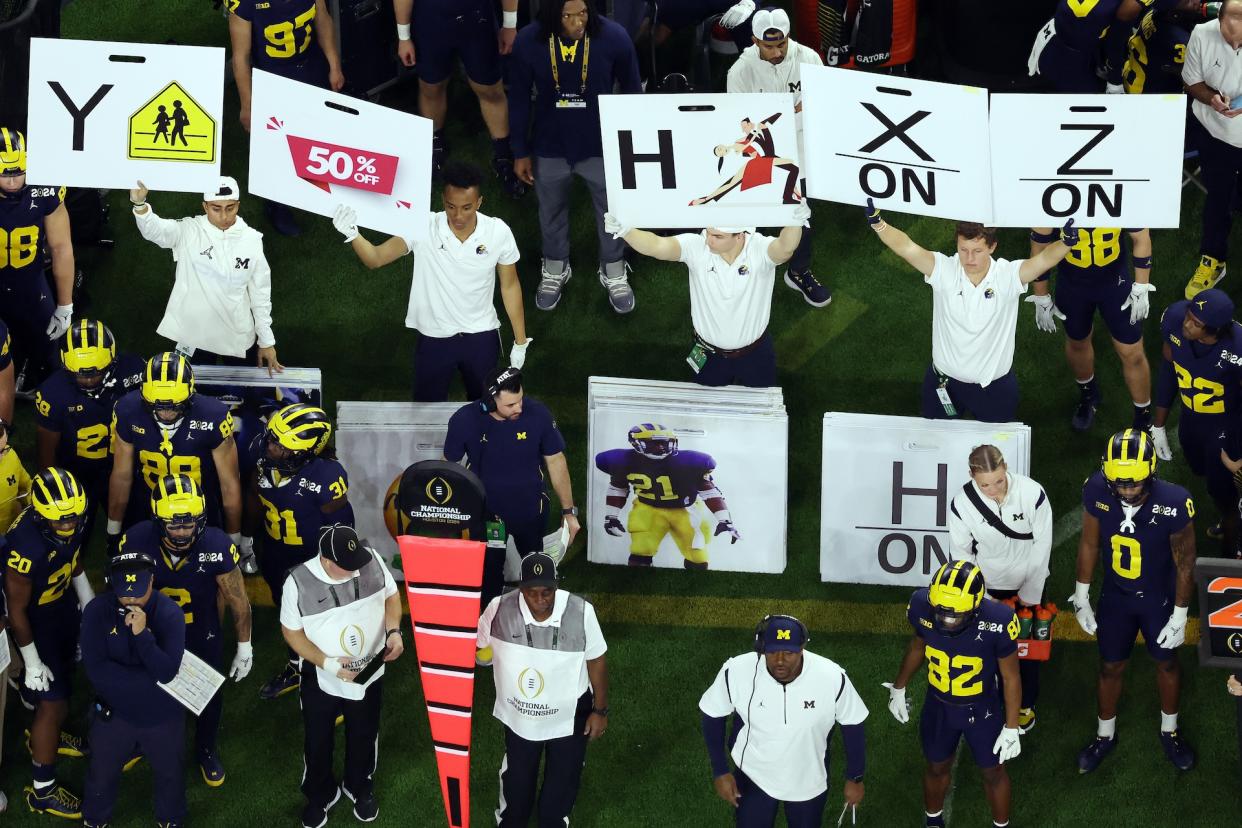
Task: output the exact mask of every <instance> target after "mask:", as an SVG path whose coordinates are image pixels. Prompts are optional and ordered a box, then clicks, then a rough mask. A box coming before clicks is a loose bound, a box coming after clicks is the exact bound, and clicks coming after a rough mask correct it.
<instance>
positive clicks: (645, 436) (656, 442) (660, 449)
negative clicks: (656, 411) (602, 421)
mask: <svg viewBox="0 0 1242 828" xmlns="http://www.w3.org/2000/svg"><path fill="white" fill-rule="evenodd" d="M627 437H628V438H629V441H630V445H631V446H632V447H633V448H634V451H636V452H638V453H639V454H641V455H643V456H644V457H650V458H651V459H652V460H663V459H665V458H667V457H672V456H673V455H674V454H676V453H677V452H678V448H677V434H676V432H674V431H673V430H672V429H671V428H665V427H664V426H662V425H660V424H659V423H643V424H642V425H636V426H634V427H633V428H631V429H630V431H629V434H628V435H627Z"/></svg>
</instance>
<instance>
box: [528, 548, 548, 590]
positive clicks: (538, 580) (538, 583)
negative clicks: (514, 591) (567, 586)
mask: <svg viewBox="0 0 1242 828" xmlns="http://www.w3.org/2000/svg"><path fill="white" fill-rule="evenodd" d="M521 584H522V586H524V587H552V588H553V589H556V561H554V560H552V558H551V557H550V556H548V555H545V554H543V553H542V552H536V553H534V554H533V555H527V556H526V557H525V558H523V559H522V581H521Z"/></svg>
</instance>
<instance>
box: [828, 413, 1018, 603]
mask: <svg viewBox="0 0 1242 828" xmlns="http://www.w3.org/2000/svg"><path fill="white" fill-rule="evenodd" d="M985 443H990V444H992V445H994V446H996V447H997V448H999V449H1000V450H1001V453H1002V454H1003V455H1004V456H1005V461H1006V463H1007V464H1008V466H1009V468H1010V470H1012V471H1015V472H1018V473H1020V474H1027V473H1028V472H1029V468H1030V462H1031V429H1030V427H1029V426H1026V425H1024V424H1022V423H980V422H974V421H969V420H924V419H922V418H919V417H890V416H883V415H879V414H837V413H827V414H825V415H824V443H823V446H824V448H823V462H822V469H823V471H822V488H821V501H820V546H819V572H820V578H821V579H822V580H824V581H838V582H842V583H851V584H894V585H902V586H911V587H918V586H926V585H927V583H928V582H929V581H930V580H931V576H932V574H933V573H934V572H935V571H936V569H937V568H939V566H940V565H941V564H942V563H944V562H945V561H947V560H949V559H951V558H952V557H953V556H952V553H951V550H950V545H949V532H948V518H947V516H948V510H949V503H950V502H951V501H952V500H953V497H954V495H956V494H957V493H958V492H959V491H961V489H962V486H963V485H965V483H966V482H967V481H968V480H969V479H970V473H969V471H968V468H967V458H968V456H969V455H970V452H971V450H972V449H973V448H975V447H976V446H979V445H983V444H985Z"/></svg>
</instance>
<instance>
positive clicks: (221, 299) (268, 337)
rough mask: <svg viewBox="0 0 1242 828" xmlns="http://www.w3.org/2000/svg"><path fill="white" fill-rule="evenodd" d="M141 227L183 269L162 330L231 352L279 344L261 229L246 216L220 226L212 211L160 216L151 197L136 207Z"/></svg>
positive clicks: (159, 330)
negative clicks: (139, 209) (176, 217)
mask: <svg viewBox="0 0 1242 828" xmlns="http://www.w3.org/2000/svg"><path fill="white" fill-rule="evenodd" d="M134 218H135V219H136V220H137V222H138V232H139V233H141V234H142V237H143V238H144V239H146V240H147V241H151V242H155V243H156V244H158V245H159V246H160V247H163V248H166V249H169V250H172V252H173V260H174V261H176V262H177V273H176V277H175V281H174V282H173V289H172V294H171V295H170V296H169V297H168V307H167V308H166V309H165V310H164V318H163V320H161V321H160V326H159V327H158V328H157V329H156V332H157V333H158V334H159V335H160V336H164V337H167V338H168V339H171V340H173V341H174V342H176V343H178V344H180V345H189V346H191V347H193V348H196V349H197V348H201V349H203V350H207V351H214V352H215V353H218V354H225V355H228V356H233V357H242V356H245V355H246V350H247V349H248V348H249V347H250V346H251V345H252V344H254V343H255V341H256V340H257V341H258V344H259V347H260V348H270V347H271V346H273V345H275V344H276V338H275V336H273V335H272V270H271V268H270V267H269V266H268V264H267V259H266V258H265V257H264V255H263V234H262V233H260V232H259V231H258V230H255V229H254V228H253V227H250V226H249V225H247V224H246V222H245V221H243V220H242V218H241V216H238V217H237V221H236V222H235V223H234V224H233V226H232V227H230V228H229V229H228V230H220V229H219V228H217V227H215V226H214V225H212V223H211V222H209V221H208V220H207V216H206V215H197V216H191V217H188V218H183V219H179V220H176V221H174V220H172V219H165V218H160V217H159V216H157V215H156V214H155V211H154V210H152V209H151V206H150V205H147V211H146V212H145V213H143V214H141V215H139V214H138V213H136V212H135V214H134Z"/></svg>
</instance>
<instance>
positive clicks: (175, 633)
mask: <svg viewBox="0 0 1242 828" xmlns="http://www.w3.org/2000/svg"><path fill="white" fill-rule="evenodd" d="M147 606H148V607H150V604H148V605H147ZM154 615H155V618H151V617H150V616H148V623H147V628H146V629H145V630H143V632H142V634H141V635H136V636H134V650H135V651H136V652H137V653H138V657H139V658H141V659H142V663H143V666H145V667H146V668H147V675H149V676H150V677H151V678H153V679H155V680H156V681H158V682H164V683H167V682H170V681H172V680H173V677H174V676H176V675H177V671H178V670H180V669H181V658H182V656H184V655H185V616H184V615H182V613H181V611H180V610H177V612H176V615H174V614H172V612H171V611H170V606H169V605H165V604H163V602H160V603H159V604H157V605H156V608H155V613H154ZM151 622H154V627H152V626H151ZM156 630H159V632H156Z"/></svg>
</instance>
